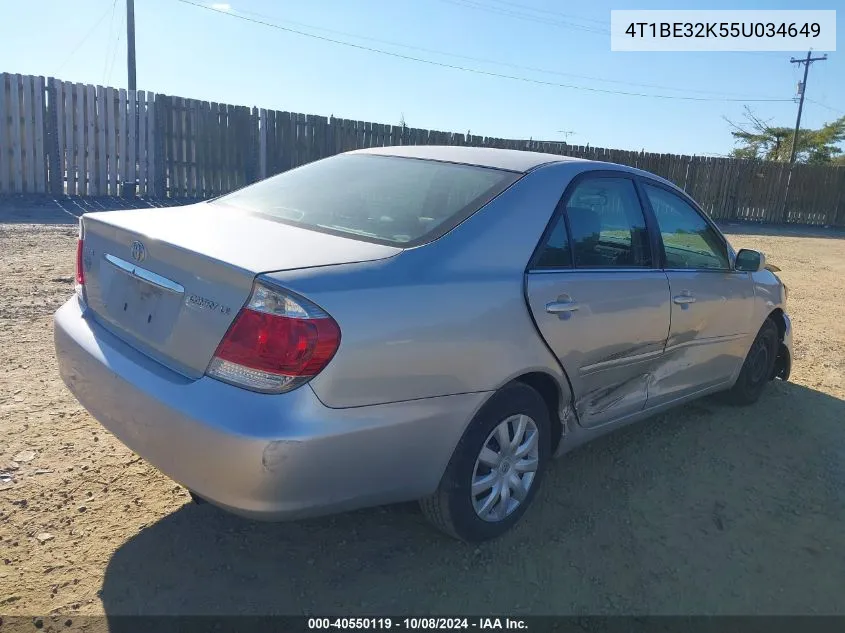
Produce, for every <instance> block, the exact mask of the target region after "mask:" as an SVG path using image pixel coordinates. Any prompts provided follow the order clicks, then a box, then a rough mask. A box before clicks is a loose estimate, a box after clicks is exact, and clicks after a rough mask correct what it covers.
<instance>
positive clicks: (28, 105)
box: [21, 75, 37, 193]
mask: <svg viewBox="0 0 845 633" xmlns="http://www.w3.org/2000/svg"><path fill="white" fill-rule="evenodd" d="M33 79H34V77H31V76H29V75H23V77H21V89H22V92H21V114H22V116H23V124H22V126H23V141H22V147H23V161H24V164H23V175H24V191H26V192H28V193H34V192H36V191H37V188H36V186H35V103H34V97H33V94H32V89H33Z"/></svg>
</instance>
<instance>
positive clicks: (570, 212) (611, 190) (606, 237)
mask: <svg viewBox="0 0 845 633" xmlns="http://www.w3.org/2000/svg"><path fill="white" fill-rule="evenodd" d="M566 215H567V218H568V219H569V230H570V233H571V235H570V237H571V240H572V249H573V252H574V256H575V267H576V268H632V267H633V268H643V267H648V266H651V248H650V246H649V238H648V230H647V229H646V223H645V218H644V216H643V211H642V208H641V207H640V201H639V199H638V198H637V192H636V189H635V188H634V183H633V182H632V181H631V180H629V179H628V178H586V179H584V180H582V181H581V182H579V183H578V184H577V185H576V187H575V189H574V190H573V192H572V194H571V195H570V196H569V200H568V201H567V203H566Z"/></svg>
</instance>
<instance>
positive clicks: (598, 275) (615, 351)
mask: <svg viewBox="0 0 845 633" xmlns="http://www.w3.org/2000/svg"><path fill="white" fill-rule="evenodd" d="M526 284H527V296H528V302H529V305H530V307H531V312H532V314H533V315H534V319H535V320H536V322H537V327H538V328H539V330H540V332H541V333H542V335H543V337H544V338H545V340H546V342H547V343H548V345H549V347H550V348H551V350H552V351H553V352H554V354H555V356H557V358H558V359H559V360H560V362H561V364H562V365H563V367H564V368H565V369H566V370H567V374H568V376H569V379H570V381H571V382H572V390H573V391H574V392H575V402H574V405H575V411H576V413H577V415H578V419H579V420H580V422H581V424H582V425H584V426H599V425H601V424H604V423H605V422H607V421H609V420H612V419H614V418H618V417H621V416H624V415H627V414H629V413H635V412H637V411H640V410H642V409H643V407H644V406H645V404H646V400H647V397H648V376H649V374H651V373H652V372H653V371H655V369H656V368H657V367H658V365H659V363H660V360H661V356H662V354H663V348H664V345H665V343H666V337H667V335H668V333H669V314H670V312H669V283H668V281H667V280H666V275H665V274H664V273H663V272H662V271H659V270H654V271H647V272H646V273H645V274H644V271H612V272H611V271H584V272H581V271H554V272H552V271H549V272H536V273H535V272H532V273H529V274H528V275H527V282H526ZM563 297H571V298H576V297H577V303H578V309H577V310H576V311H574V312H571V313H555V312H549V311H548V310H547V306H549V305H550V304H553V303H555V302H559V301H561V299H562V298H563Z"/></svg>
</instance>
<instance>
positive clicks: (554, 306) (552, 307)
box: [546, 301, 580, 314]
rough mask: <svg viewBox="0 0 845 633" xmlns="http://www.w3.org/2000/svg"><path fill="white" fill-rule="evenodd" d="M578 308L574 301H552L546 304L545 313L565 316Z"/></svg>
mask: <svg viewBox="0 0 845 633" xmlns="http://www.w3.org/2000/svg"><path fill="white" fill-rule="evenodd" d="M579 308H580V306H579V305H578V304H577V303H576V302H574V301H552V302H551V303H547V304H546V312H548V313H549V314H566V313H569V312H576V311H577V310H578V309H579Z"/></svg>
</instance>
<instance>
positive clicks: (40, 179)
mask: <svg viewBox="0 0 845 633" xmlns="http://www.w3.org/2000/svg"><path fill="white" fill-rule="evenodd" d="M44 88H45V85H44V77H35V78H34V79H33V84H32V106H33V108H34V109H35V119H34V121H33V122H34V124H35V136H34V143H35V147H34V150H35V187H34V189H33V191H37V192H38V193H46V192H47V178H46V175H47V164H46V160H47V156H46V153H45V149H46V134H45V126H44Z"/></svg>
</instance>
